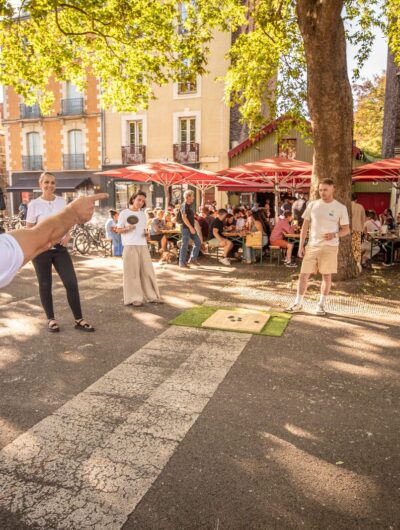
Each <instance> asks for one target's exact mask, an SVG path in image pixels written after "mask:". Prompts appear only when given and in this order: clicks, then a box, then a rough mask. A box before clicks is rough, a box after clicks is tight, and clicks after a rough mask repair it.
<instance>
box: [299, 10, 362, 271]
mask: <svg viewBox="0 0 400 530" xmlns="http://www.w3.org/2000/svg"><path fill="white" fill-rule="evenodd" d="M343 3H344V1H343V0H298V1H297V16H298V22H299V27H300V31H301V33H302V36H303V40H304V48H305V55H306V62H307V99H308V108H309V111H310V117H311V123H312V132H313V142H314V174H313V185H312V193H313V194H314V196H315V194H316V190H317V186H318V181H319V180H321V179H323V178H332V179H333V180H334V181H335V185H336V193H335V197H336V199H337V200H338V201H340V202H342V203H344V204H345V205H346V206H347V208H348V211H349V215H350V214H351V169H352V142H353V99H352V93H351V87H350V82H349V79H348V75H347V61H346V39H345V33H344V27H343V20H342V16H341V13H342V9H343ZM356 274H357V269H356V264H355V261H354V258H353V254H352V250H351V236H347V237H345V238H343V239H342V240H341V244H340V251H339V274H338V277H339V278H340V279H346V278H352V277H354V276H355V275H356Z"/></svg>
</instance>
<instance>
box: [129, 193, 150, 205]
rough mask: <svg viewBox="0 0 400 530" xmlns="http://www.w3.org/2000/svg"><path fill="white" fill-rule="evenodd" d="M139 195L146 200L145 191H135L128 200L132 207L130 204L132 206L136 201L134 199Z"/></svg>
mask: <svg viewBox="0 0 400 530" xmlns="http://www.w3.org/2000/svg"><path fill="white" fill-rule="evenodd" d="M139 195H142V196H143V197H144V198H145V199H146V197H147V195H146V192H145V191H141V190H139V191H137V192H136V193H134V194H133V195H132V197H131V198H130V199H129V204H131V205H132V204H133V201H134V200H135V199H136V197H139ZM143 207H146V200H145V201H144V205H143Z"/></svg>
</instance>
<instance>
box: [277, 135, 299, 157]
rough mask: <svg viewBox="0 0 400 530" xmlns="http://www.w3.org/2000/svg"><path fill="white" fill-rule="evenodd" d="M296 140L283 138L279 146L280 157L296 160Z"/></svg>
mask: <svg viewBox="0 0 400 530" xmlns="http://www.w3.org/2000/svg"><path fill="white" fill-rule="evenodd" d="M296 145H297V140H296V138H282V140H281V141H280V142H279V144H278V157H280V158H296Z"/></svg>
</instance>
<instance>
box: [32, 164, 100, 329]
mask: <svg viewBox="0 0 400 530" xmlns="http://www.w3.org/2000/svg"><path fill="white" fill-rule="evenodd" d="M39 186H40V189H41V190H42V194H41V196H40V197H38V198H37V199H34V200H33V201H31V202H30V203H29V206H28V214H27V217H26V226H27V228H33V227H34V226H36V225H38V224H40V223H41V222H42V221H43V220H45V219H47V218H48V217H51V216H53V215H55V214H58V213H59V212H60V211H61V210H63V209H64V208H65V207H66V205H67V204H66V201H65V199H64V198H63V197H60V196H58V195H56V194H55V191H56V177H55V176H54V175H53V174H52V173H47V172H44V173H42V174H41V175H40V178H39ZM70 238H71V235H70V233H69V232H68V233H66V234H65V235H64V237H63V238H62V239H61V240H60V242H59V243H56V244H55V245H54V246H53V247H51V248H50V249H48V250H45V251H44V252H42V253H41V254H39V255H38V256H36V257H35V258H34V259H33V260H32V263H33V266H34V268H35V271H36V276H37V279H38V282H39V295H40V301H41V302H42V306H43V309H44V311H45V313H46V316H47V328H48V330H49V331H51V332H58V331H60V327H59V325H58V322H57V320H56V318H55V315H54V306H53V293H52V269H53V267H54V268H55V270H56V271H57V273H58V275H59V277H60V278H61V281H62V282H63V284H64V287H65V289H66V292H67V300H68V304H69V306H70V308H71V311H72V313H73V315H74V318H75V329H78V330H80V331H94V327H93V326H92V325H91V324H89V323H88V322H87V321H86V320H84V319H83V316H82V309H81V301H80V296H79V289H78V281H77V278H76V274H75V270H74V265H73V263H72V259H71V256H70V255H69V252H68V250H67V244H68V241H69V240H70Z"/></svg>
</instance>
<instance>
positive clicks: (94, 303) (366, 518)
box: [0, 258, 400, 530]
mask: <svg viewBox="0 0 400 530" xmlns="http://www.w3.org/2000/svg"><path fill="white" fill-rule="evenodd" d="M75 263H76V269H77V273H78V278H79V284H80V291H81V295H82V302H83V308H84V316H85V318H87V320H89V321H90V322H91V323H93V325H95V327H96V332H95V333H93V334H89V333H82V332H80V331H77V330H75V329H74V328H73V319H72V315H71V314H70V311H69V309H68V307H67V305H66V298H65V293H64V290H63V287H62V286H61V285H60V283H59V282H57V283H56V284H55V306H56V314H57V317H58V318H59V322H60V326H61V332H60V333H59V334H51V333H49V332H48V331H47V330H46V325H45V324H46V323H45V319H44V317H43V313H42V309H41V307H40V304H39V300H38V295H37V285H36V280H35V276H34V272H33V269H32V268H31V267H30V266H28V267H26V268H24V269H23V270H22V271H21V272H20V274H19V275H18V277H17V279H16V281H15V282H14V283H13V284H12V285H11V286H9V287H8V288H6V289H4V290H2V291H1V293H0V301H1V307H0V368H1V370H0V449H1V450H0V528H1V529H2V530H3V529H4V530H6V529H16V530H17V529H18V530H20V529H25V528H27V529H28V528H29V529H33V528H44V529H46V530H47V529H53V528H54V529H68V530H70V529H75V528H76V529H80V530H86V529H95V530H103V529H108V528H110V529H120V528H124V529H125V530H128V529H129V530H133V529H135V530H136V529H141V530H142V529H149V530H150V529H151V530H158V529H160V530H161V529H165V530H180V529H182V530H186V529H187V530H189V529H210V530H212V529H264V530H268V529H292V528H293V529H297V528H309V529H334V530H336V529H353V528H354V529H360V530H361V529H362V530H364V529H371V530H372V529H374V530H375V529H397V528H400V441H399V440H400V437H399V432H400V414H399V412H400V407H399V404H400V399H399V398H400V391H399V386H400V385H399V368H400V359H399V356H400V347H399V345H400V331H399V329H400V328H399V321H396V318H395V317H396V311H394V312H393V307H394V305H393V304H395V302H392V303H391V308H392V309H391V315H390V318H384V317H382V316H379V315H380V313H379V311H374V312H372V313H373V314H372V315H371V314H368V311H367V310H366V311H364V312H363V311H361V310H360V311H359V314H357V311H355V312H353V313H352V314H346V313H343V314H341V313H340V311H339V312H336V313H331V314H329V315H328V316H327V317H326V318H318V317H316V316H314V315H312V314H310V313H305V314H301V315H296V316H294V318H293V320H292V322H291V323H290V325H289V327H288V329H287V331H286V332H285V334H284V336H283V337H279V338H275V337H262V336H251V335H247V334H237V333H226V332H219V331H215V332H214V331H205V330H196V329H192V328H179V327H175V326H169V324H168V322H169V320H170V319H172V318H173V317H174V316H176V315H177V314H179V313H180V312H181V311H183V310H184V309H185V308H187V307H191V306H193V305H201V304H203V303H204V304H207V303H211V304H224V303H229V304H236V305H243V306H248V307H250V306H251V307H266V306H267V305H269V306H271V307H274V308H275V307H276V297H274V296H273V295H272V294H271V296H269V294H268V291H266V290H265V289H261V290H260V293H262V296H259V294H260V293H257V292H255V293H254V296H253V294H252V292H250V291H249V290H247V291H246V290H244V291H242V292H240V280H237V279H236V278H235V270H234V269H228V268H224V267H222V266H221V267H219V266H218V267H217V266H216V265H214V264H209V263H206V264H205V265H204V266H202V267H200V268H199V269H197V270H194V269H192V270H190V271H181V270H179V269H178V268H177V267H174V266H165V267H161V268H157V275H158V279H159V283H160V287H161V290H162V293H163V296H164V298H165V300H166V303H165V304H164V305H159V306H154V305H146V306H144V307H143V308H130V307H124V306H123V304H122V287H121V285H122V267H121V261H120V260H118V259H115V258H112V259H111V258H107V259H103V258H89V259H85V258H78V259H76V260H75ZM260 271H261V269H260ZM263 274H266V275H268V268H266V269H265V271H264V270H263V271H261V272H260V287H261V286H262V283H263ZM266 277H267V276H266ZM243 293H244V294H243ZM398 309H399V307H398V308H397V314H398V313H399V312H398ZM377 315H378V316H377Z"/></svg>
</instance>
